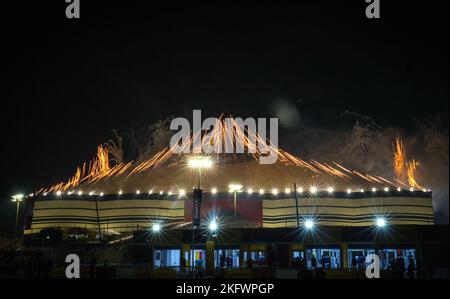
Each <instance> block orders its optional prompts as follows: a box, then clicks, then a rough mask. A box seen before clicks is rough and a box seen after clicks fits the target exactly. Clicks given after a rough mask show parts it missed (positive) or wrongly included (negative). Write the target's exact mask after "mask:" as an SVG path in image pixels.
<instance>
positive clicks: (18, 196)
mask: <svg viewBox="0 0 450 299" xmlns="http://www.w3.org/2000/svg"><path fill="white" fill-rule="evenodd" d="M23 197H24V195H23V194H14V195H13V196H12V197H11V201H13V202H21V201H22V199H23Z"/></svg>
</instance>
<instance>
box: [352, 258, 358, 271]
mask: <svg viewBox="0 0 450 299" xmlns="http://www.w3.org/2000/svg"><path fill="white" fill-rule="evenodd" d="M357 264H358V261H357V260H356V256H353V257H352V270H353V271H356V266H357Z"/></svg>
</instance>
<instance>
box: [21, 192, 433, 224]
mask: <svg viewBox="0 0 450 299" xmlns="http://www.w3.org/2000/svg"><path fill="white" fill-rule="evenodd" d="M189 197H190V196H189V195H187V198H186V199H180V198H178V196H176V195H172V196H169V195H159V194H158V195H148V194H142V195H136V194H123V195H120V196H119V195H105V196H101V197H100V196H95V195H93V196H87V195H83V196H78V195H71V196H60V197H57V196H47V197H41V198H35V199H34V202H33V208H32V215H30V216H29V217H30V220H31V221H30V224H31V225H30V226H29V227H28V228H27V230H26V233H36V232H39V231H40V230H42V229H44V228H50V227H59V228H62V229H69V228H87V229H91V230H98V225H99V224H100V228H101V230H102V231H104V232H109V233H122V232H131V231H136V230H142V229H145V228H149V227H150V226H151V225H152V223H154V222H155V221H159V222H162V223H164V225H167V226H168V227H172V228H183V227H186V228H189V226H190V223H191V215H192V208H191V207H192V201H191V200H189V199H188V198H189ZM286 197H287V196H286V195H283V194H281V193H280V194H279V195H272V194H264V195H258V194H245V193H242V194H239V195H238V200H237V205H236V210H237V217H238V220H239V221H238V222H237V225H238V227H239V226H240V227H245V228H249V227H253V228H258V227H259V228H260V227H263V228H292V227H296V226H297V209H296V207H297V206H298V216H299V219H309V218H313V219H314V221H315V223H317V225H324V226H371V225H373V224H374V219H376V217H380V216H382V217H384V218H385V219H386V220H387V221H388V222H389V223H390V224H398V225H432V224H434V217H433V207H432V196H431V193H430V192H409V191H402V192H395V194H394V192H392V193H386V192H376V193H374V192H366V193H364V194H363V193H357V192H355V193H353V194H347V193H344V192H342V193H338V192H336V193H335V194H333V197H329V196H328V194H320V195H319V196H317V197H316V198H309V197H301V196H299V197H298V198H297V200H296V199H295V198H293V196H289V197H290V198H286ZM296 202H297V205H296ZM233 210H234V206H233V195H232V194H230V193H219V194H215V195H213V194H210V193H205V194H204V199H203V203H202V211H201V213H202V216H203V217H208V216H209V215H210V214H211V213H214V215H217V216H220V218H221V219H224V220H223V222H224V225H227V223H232V222H233V221H232V220H231V217H232V216H231V215H232V214H233V213H234V211H233ZM234 224H236V223H234ZM235 227H236V226H235Z"/></svg>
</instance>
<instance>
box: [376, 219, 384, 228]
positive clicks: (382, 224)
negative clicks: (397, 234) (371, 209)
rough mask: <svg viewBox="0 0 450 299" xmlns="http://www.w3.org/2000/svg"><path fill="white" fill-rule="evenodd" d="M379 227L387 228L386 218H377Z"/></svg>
mask: <svg viewBox="0 0 450 299" xmlns="http://www.w3.org/2000/svg"><path fill="white" fill-rule="evenodd" d="M377 226H378V227H385V226H386V220H385V219H384V218H377Z"/></svg>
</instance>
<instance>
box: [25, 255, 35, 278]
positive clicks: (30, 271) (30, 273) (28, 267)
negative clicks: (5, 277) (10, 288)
mask: <svg viewBox="0 0 450 299" xmlns="http://www.w3.org/2000/svg"><path fill="white" fill-rule="evenodd" d="M25 271H26V273H27V278H28V279H31V278H33V262H32V261H31V257H30V259H29V260H28V262H27V265H26V267H25Z"/></svg>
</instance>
